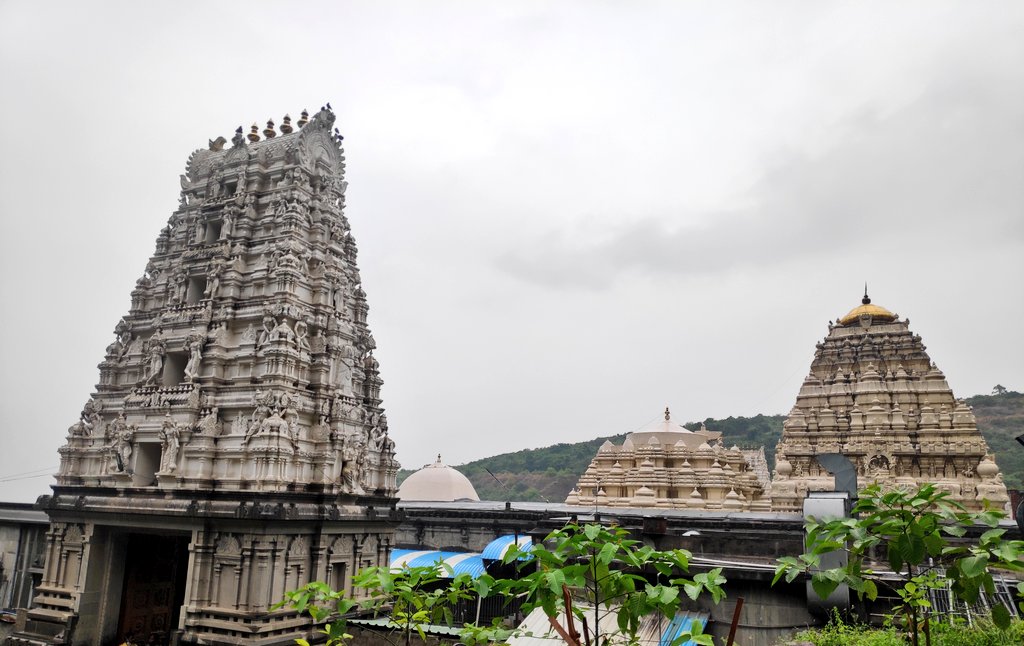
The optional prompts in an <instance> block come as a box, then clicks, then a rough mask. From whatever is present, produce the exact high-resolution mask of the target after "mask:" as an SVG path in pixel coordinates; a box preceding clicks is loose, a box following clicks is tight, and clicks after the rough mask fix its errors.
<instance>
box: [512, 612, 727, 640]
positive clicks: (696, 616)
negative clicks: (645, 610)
mask: <svg viewBox="0 0 1024 646" xmlns="http://www.w3.org/2000/svg"><path fill="white" fill-rule="evenodd" d="M577 607H578V608H580V609H581V610H583V612H584V614H585V615H586V616H587V618H588V625H590V626H593V622H592V618H593V615H594V608H593V606H585V605H579V606H577ZM602 613H603V614H602V616H601V621H600V626H599V628H600V631H599V632H600V634H601V635H610V634H612V633H617V632H618V631H619V626H618V622H617V620H616V615H615V612H614V611H610V612H606V611H604V609H602ZM708 618H709V615H708V613H706V612H690V611H680V612H678V613H676V616H675V617H673V618H672V619H671V620H669V619H668V618H666V617H665V616H664V615H661V614H658V613H655V614H651V615H647V616H646V617H644V619H643V621H641V623H640V629H639V630H638V631H637V643H638V644H642V645H643V646H668V645H669V644H671V643H672V641H673V640H674V639H676V638H677V637H679V635H681V634H682V633H683V632H685V631H687V630H689V629H690V626H691V625H692V624H693V623H694V622H699V623H700V624H701V626H707V623H708ZM574 621H575V624H576V630H578V631H580V633H582V632H583V626H582V625H581V623H580V622H579V620H575V619H574ZM558 622H559V623H560V624H562V625H563V626H565V614H564V613H559V615H558ZM519 630H520V631H522V634H520V635H518V636H516V637H513V638H512V639H510V640H509V641H508V644H509V646H554V645H555V644H564V643H565V642H564V641H563V640H562V638H561V637H559V636H558V633H556V632H555V630H554V629H553V628H552V627H551V623H550V622H549V621H548V617H547V615H545V614H544V609H543V608H535V609H534V610H533V612H531V613H530V614H529V615H527V617H526V619H524V620H523V623H521V624H519ZM682 646H694V645H693V641H692V640H688V641H686V642H684V643H683V644H682Z"/></svg>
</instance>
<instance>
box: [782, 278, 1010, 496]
mask: <svg viewBox="0 0 1024 646" xmlns="http://www.w3.org/2000/svg"><path fill="white" fill-rule="evenodd" d="M824 453H840V454H842V455H844V456H846V457H847V459H849V460H850V461H851V462H852V463H853V466H854V468H855V469H856V471H857V477H858V486H866V485H867V484H870V483H872V482H878V483H880V484H882V485H884V486H915V485H917V484H920V483H923V482H931V483H935V484H936V485H937V486H939V487H940V488H941V489H944V490H946V491H948V492H949V493H950V494H951V499H952V500H955V501H957V502H959V503H961V504H963V505H964V506H966V507H967V508H969V509H980V508H981V500H982V499H987V500H988V501H989V502H991V503H992V504H993V505H995V506H996V507H1000V506H1003V505H1005V504H1006V502H1007V501H1008V496H1007V493H1006V488H1005V486H1004V485H1003V482H1002V476H1001V474H999V470H998V467H997V466H996V464H995V460H994V456H992V455H991V454H990V453H989V447H988V445H987V443H986V442H985V439H984V438H983V437H982V435H981V433H980V432H979V431H978V427H977V424H976V422H975V419H974V414H973V413H972V412H971V409H970V406H968V405H967V404H966V402H964V401H963V400H958V399H957V398H956V397H955V396H954V395H953V391H952V389H951V388H950V387H949V384H948V383H947V381H946V376H945V375H944V374H943V373H942V371H941V370H939V368H938V366H936V365H935V363H934V362H932V360H931V358H930V357H929V356H928V353H927V352H926V349H925V345H924V343H922V341H921V337H920V335H918V334H914V333H913V332H912V331H911V330H910V322H909V321H907V320H900V319H899V317H898V316H897V315H895V314H893V313H892V312H890V311H889V310H887V309H885V308H882V307H879V306H877V305H874V304H872V303H871V299H870V298H869V297H868V295H867V290H866V289H865V294H864V298H863V300H862V301H861V305H860V306H859V307H856V308H854V309H853V310H851V311H850V313H849V314H847V315H846V316H843V317H841V318H840V319H839V320H838V324H837V325H833V324H832V323H831V322H830V323H829V329H828V335H827V336H826V337H825V339H824V340H823V341H820V342H819V343H818V344H817V345H816V347H815V353H814V359H813V360H812V361H811V367H810V372H809V373H808V375H807V377H806V378H805V379H804V382H803V385H802V386H801V387H800V391H799V393H798V394H797V396H796V402H795V404H794V406H793V409H792V410H791V411H790V413H789V415H788V417H787V418H786V421H785V422H784V424H783V433H782V438H781V440H780V441H779V444H778V448H777V451H776V473H775V477H774V479H773V481H772V492H771V497H772V507H773V509H775V510H779V511H789V510H798V509H799V507H800V504H801V502H800V501H801V500H802V499H803V497H804V496H805V495H806V494H807V492H809V491H830V490H832V488H833V486H834V481H833V478H832V476H831V475H829V473H828V472H827V471H826V470H825V469H824V468H823V467H822V466H821V465H820V464H819V463H818V462H817V460H816V459H815V456H817V455H820V454H824Z"/></svg>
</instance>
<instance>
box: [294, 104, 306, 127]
mask: <svg viewBox="0 0 1024 646" xmlns="http://www.w3.org/2000/svg"><path fill="white" fill-rule="evenodd" d="M307 123H309V110H306V109H305V108H303V110H302V114H301V115H300V116H299V120H298V121H296V122H295V125H297V126H298V127H300V128H301V127H302V126H304V125H306V124H307Z"/></svg>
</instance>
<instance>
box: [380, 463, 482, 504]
mask: <svg viewBox="0 0 1024 646" xmlns="http://www.w3.org/2000/svg"><path fill="white" fill-rule="evenodd" d="M398 497H399V498H400V499H402V500H420V501H430V502H453V501H456V500H480V496H478V495H476V489H474V488H473V483H472V482H470V481H469V478H467V477H466V476H464V475H462V474H461V473H459V472H458V471H457V470H455V469H453V468H451V467H450V466H448V465H447V464H441V456H440V455H438V456H437V462H435V463H433V464H428V465H426V466H424V467H423V468H422V469H420V470H419V471H417V472H416V473H414V474H412V475H410V476H409V477H408V478H406V479H405V480H404V481H403V482H402V486H401V487H399V488H398Z"/></svg>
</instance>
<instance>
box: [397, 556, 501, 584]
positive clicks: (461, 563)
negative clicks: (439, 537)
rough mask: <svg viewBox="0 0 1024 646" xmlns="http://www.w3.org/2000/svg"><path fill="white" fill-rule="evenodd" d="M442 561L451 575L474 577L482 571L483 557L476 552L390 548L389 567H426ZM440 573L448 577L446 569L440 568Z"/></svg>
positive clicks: (398, 568)
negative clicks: (449, 569) (450, 570)
mask: <svg viewBox="0 0 1024 646" xmlns="http://www.w3.org/2000/svg"><path fill="white" fill-rule="evenodd" d="M438 561H442V562H444V563H445V565H447V566H449V567H450V568H451V569H452V574H451V576H457V575H459V574H469V575H470V576H472V577H473V578H476V577H478V576H480V575H481V574H483V573H484V561H483V558H482V557H481V556H480V555H479V554H477V553H476V552H441V551H438V550H392V551H391V563H390V566H391V569H392V570H400V569H402V568H403V567H404V566H409V567H426V566H429V565H434V564H435V563H437V562H438ZM441 570H442V575H443V576H444V577H445V578H449V575H448V571H447V570H445V569H444V568H441Z"/></svg>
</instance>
